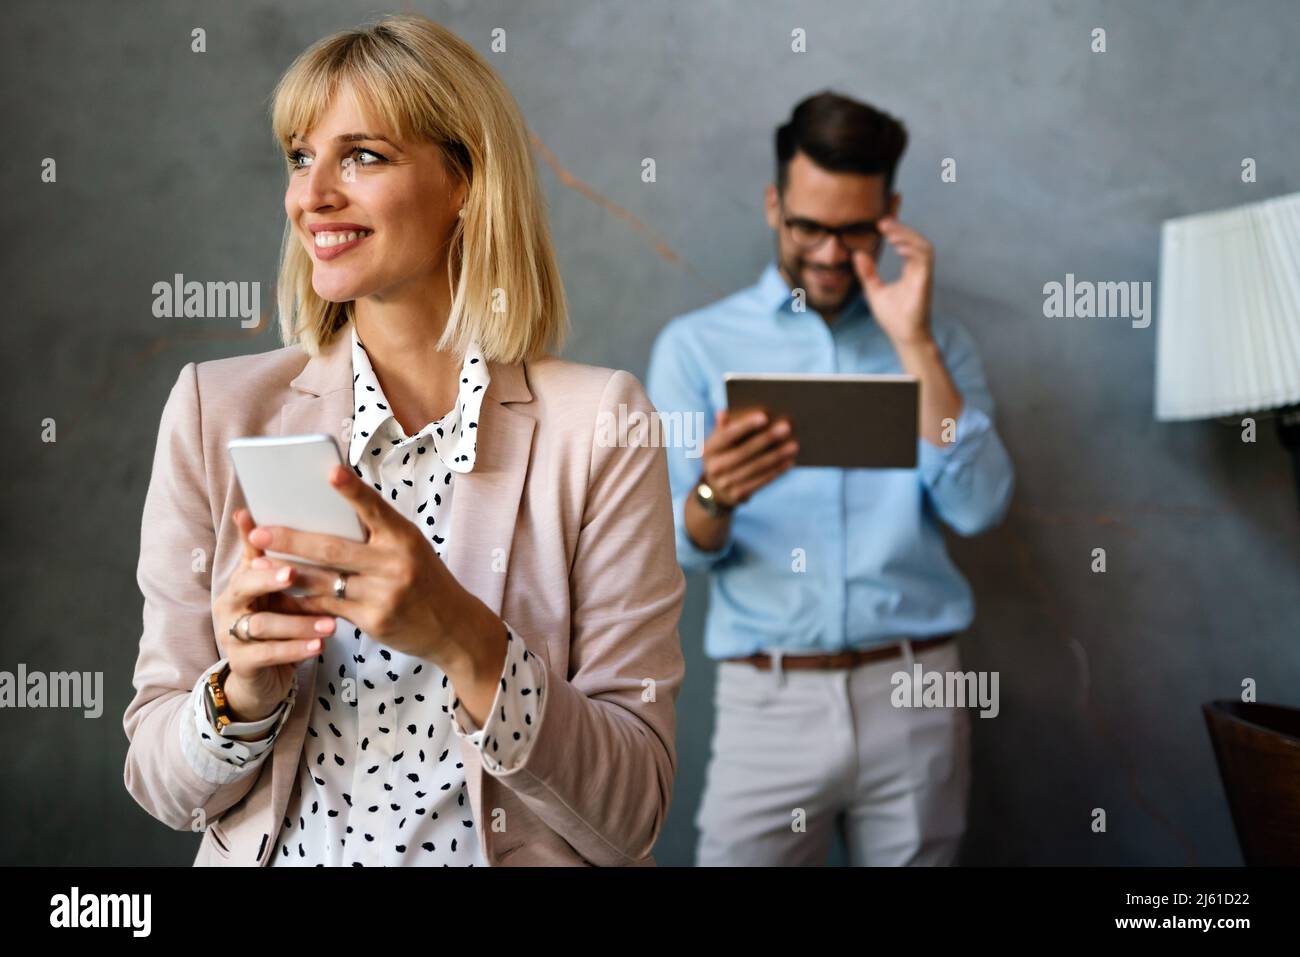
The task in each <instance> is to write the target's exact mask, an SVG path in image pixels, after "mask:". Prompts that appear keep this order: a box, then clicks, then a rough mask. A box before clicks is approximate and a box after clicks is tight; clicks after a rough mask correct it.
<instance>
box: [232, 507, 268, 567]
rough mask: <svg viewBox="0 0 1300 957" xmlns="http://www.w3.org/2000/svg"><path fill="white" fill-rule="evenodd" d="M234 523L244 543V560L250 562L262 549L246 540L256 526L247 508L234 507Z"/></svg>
mask: <svg viewBox="0 0 1300 957" xmlns="http://www.w3.org/2000/svg"><path fill="white" fill-rule="evenodd" d="M235 525H236V526H237V527H238V528H239V537H240V539H241V540H242V541H243V543H244V553H243V557H244V561H246V562H251V561H252V560H253V559H255V558H257V557H258V556H260V555H261V554H262V550H261V549H260V548H258V547H257V546H256V545H254V544H253V543H252V542H250V541H249V540H248V536H249V533H250V532H252V531H253V529H254V528H255V527H256V524H255V523H254V522H253V516H252V514H251V513H250V512H249V511H248V509H246V508H238V509H235Z"/></svg>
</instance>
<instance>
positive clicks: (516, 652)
mask: <svg viewBox="0 0 1300 957" xmlns="http://www.w3.org/2000/svg"><path fill="white" fill-rule="evenodd" d="M453 691H454V689H453ZM545 691H546V667H545V665H544V664H543V663H542V660H541V659H540V658H538V657H537V656H536V655H534V654H531V653H530V652H529V651H528V649H527V648H526V647H525V646H524V643H523V642H522V641H520V640H519V639H517V638H516V637H515V635H514V629H512V628H511V627H510V625H509V623H508V622H507V623H506V659H505V663H504V664H503V665H502V667H501V677H500V679H499V680H498V682H497V693H496V696H495V697H494V698H493V699H492V708H491V710H490V711H489V713H488V717H487V721H486V722H485V723H484V724H483V727H481V728H480V727H479V726H478V724H477V723H476V722H475V721H474V719H473V718H472V717H470V714H469V712H468V711H466V710H465V706H464V705H463V704H461V701H460V698H459V696H457V695H455V694H454V693H453V695H452V707H451V718H452V724H451V727H452V730H453V731H454V732H455V733H456V734H457V736H459V737H461V738H464V739H466V740H468V741H469V742H470V743H471V744H473V745H474V746H475V747H476V748H478V750H479V754H480V755H481V756H482V758H483V767H484V768H485V769H486V770H488V771H489V772H491V773H493V774H496V773H500V772H505V771H511V770H513V769H515V768H516V767H519V766H520V765H522V764H523V763H524V762H525V761H526V760H527V758H528V752H529V750H530V749H531V748H532V743H533V740H534V739H535V738H536V736H537V733H538V731H539V729H540V728H541V713H542V696H543V694H544V693H545Z"/></svg>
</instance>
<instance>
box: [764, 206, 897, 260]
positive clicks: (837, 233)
mask: <svg viewBox="0 0 1300 957" xmlns="http://www.w3.org/2000/svg"><path fill="white" fill-rule="evenodd" d="M886 216H888V214H885V216H880V217H878V218H877V219H863V220H859V221H858V222H855V223H848V224H847V225H844V226H827V225H826V224H825V223H819V222H817V220H815V219H809V218H808V217H807V216H787V215H786V214H785V207H784V206H782V208H781V224H782V225H783V226H785V228H786V230H787V231H789V233H790V241H791V242H793V243H794V244H795V245H796V246H798V247H799V250H800V252H811V251H812V250H814V249H816V248H817V247H818V246H820V245H821V244H822V243H824V242H826V239H827V237H829V236H834V237H835V238H837V239H838V240H839V241H840V242H841V243H843V244H844V248H845V249H848V250H850V251H851V252H875V251H876V250H877V249H878V248H879V247H880V241H881V239H882V238H883V235H882V233H881V232H880V227H879V226H878V225H877V224H878V223H879V222H880V220H881V219H885V218H886ZM795 223H798V224H799V225H800V226H804V227H805V228H812V229H817V230H820V231H821V235H820V236H818V237H817V239H816V240H815V241H813V242H811V243H801V242H799V240H797V239H796V238H795V235H794V224H795ZM864 226H869V227H871V232H870V233H869V234H868V239H870V240H873V242H870V243H869V245H866V246H862V247H854V246H852V245H850V243H849V241H848V239H847V238H846V237H847V235H848V233H849V230H852V229H861V228H862V227H864Z"/></svg>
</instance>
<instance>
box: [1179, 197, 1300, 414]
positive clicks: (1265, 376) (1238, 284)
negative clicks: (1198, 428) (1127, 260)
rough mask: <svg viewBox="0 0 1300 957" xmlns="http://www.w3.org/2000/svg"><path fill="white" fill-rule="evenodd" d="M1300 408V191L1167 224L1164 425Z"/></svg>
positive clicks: (1187, 217) (1183, 218) (1185, 217)
mask: <svg viewBox="0 0 1300 957" xmlns="http://www.w3.org/2000/svg"><path fill="white" fill-rule="evenodd" d="M1298 401H1300V193H1295V194H1292V195H1290V196H1281V197H1278V198H1276V199H1269V200H1265V201H1263V202H1258V203H1251V204H1249V205H1246V206H1239V207H1236V208H1233V209H1225V210H1220V211H1218V212H1213V213H1200V214H1197V215H1194V216H1183V217H1180V218H1178V219H1171V220H1169V221H1168V222H1166V223H1165V224H1164V226H1163V228H1162V229H1161V233H1160V299H1159V311H1158V314H1157V321H1156V418H1157V419H1160V420H1172V419H1206V418H1215V417H1218V416H1227V415H1236V414H1238V413H1245V412H1252V411H1257V410H1262V409H1271V408H1276V407H1278V406H1284V405H1290V404H1292V403H1295V402H1298Z"/></svg>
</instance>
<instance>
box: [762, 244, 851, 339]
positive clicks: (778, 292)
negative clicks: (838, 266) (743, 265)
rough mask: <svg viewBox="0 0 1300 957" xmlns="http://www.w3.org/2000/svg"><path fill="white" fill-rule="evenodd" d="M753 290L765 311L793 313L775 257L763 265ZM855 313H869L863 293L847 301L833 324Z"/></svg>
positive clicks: (788, 294)
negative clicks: (847, 303)
mask: <svg viewBox="0 0 1300 957" xmlns="http://www.w3.org/2000/svg"><path fill="white" fill-rule="evenodd" d="M753 291H754V295H755V296H756V297H757V299H758V302H759V305H761V306H762V307H763V309H765V310H766V311H768V312H770V313H772V314H773V315H780V314H781V313H788V314H790V315H794V310H793V309H792V308H791V303H792V301H793V300H794V293H793V292H792V291H791V289H790V286H789V285H788V284H787V283H786V281H785V277H784V276H782V275H781V270H780V269H778V268H777V265H776V260H775V259H773V260H769V261H768V264H767V265H766V266H765V267H763V272H762V274H761V275H760V276H759V277H758V282H757V283H756V284H755V285H754V287H753ZM856 315H863V316H869V315H871V307H870V306H868V305H867V297H866V296H865V295H859V296H857V297H856V298H855V299H854V300H853V302H851V303H849V305H848V307H847V308H846V309H845V310H844V311H843V312H842V313H840V315H839V317H838V318H837V319H836V320H835V325H837V326H839V325H840V324H841V323H842V322H843V321H844V320H845V319H849V318H852V317H853V316H856Z"/></svg>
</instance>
